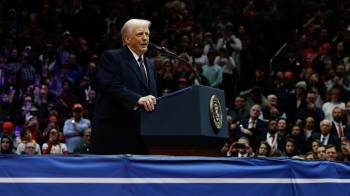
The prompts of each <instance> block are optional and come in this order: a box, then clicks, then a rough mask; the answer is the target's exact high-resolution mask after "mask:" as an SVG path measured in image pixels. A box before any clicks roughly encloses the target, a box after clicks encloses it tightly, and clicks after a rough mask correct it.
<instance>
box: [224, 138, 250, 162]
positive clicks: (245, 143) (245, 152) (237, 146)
mask: <svg viewBox="0 0 350 196" xmlns="http://www.w3.org/2000/svg"><path fill="white" fill-rule="evenodd" d="M226 155H227V156H228V157H238V158H242V157H252V156H254V152H253V150H252V147H251V146H250V145H249V139H248V138H246V137H241V138H239V139H238V141H237V142H234V143H233V144H232V145H231V146H230V148H229V150H228V151H227V154H226Z"/></svg>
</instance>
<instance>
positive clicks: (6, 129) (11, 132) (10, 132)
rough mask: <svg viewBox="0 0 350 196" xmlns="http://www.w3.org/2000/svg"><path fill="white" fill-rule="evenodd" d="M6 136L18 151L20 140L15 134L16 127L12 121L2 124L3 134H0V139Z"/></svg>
mask: <svg viewBox="0 0 350 196" xmlns="http://www.w3.org/2000/svg"><path fill="white" fill-rule="evenodd" d="M5 136H6V137H8V138H10V139H11V141H12V147H13V148H14V149H16V148H17V146H18V143H19V142H20V139H19V138H18V137H17V136H16V134H15V125H14V124H13V123H12V122H10V121H5V122H4V123H3V124H2V132H1V133H0V137H5Z"/></svg>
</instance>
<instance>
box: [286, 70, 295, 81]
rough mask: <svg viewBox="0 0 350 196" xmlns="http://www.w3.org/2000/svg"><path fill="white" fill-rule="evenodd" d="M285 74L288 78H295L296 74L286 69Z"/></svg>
mask: <svg viewBox="0 0 350 196" xmlns="http://www.w3.org/2000/svg"><path fill="white" fill-rule="evenodd" d="M283 76H284V77H285V78H288V79H293V78H294V74H293V72H291V71H286V72H284V74H283Z"/></svg>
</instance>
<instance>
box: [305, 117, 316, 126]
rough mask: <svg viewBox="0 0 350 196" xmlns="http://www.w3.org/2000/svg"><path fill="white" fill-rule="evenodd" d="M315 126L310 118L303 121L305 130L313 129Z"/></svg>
mask: <svg viewBox="0 0 350 196" xmlns="http://www.w3.org/2000/svg"><path fill="white" fill-rule="evenodd" d="M314 125H315V120H314V119H313V118H312V117H307V118H306V120H305V127H306V128H307V129H313V128H314Z"/></svg>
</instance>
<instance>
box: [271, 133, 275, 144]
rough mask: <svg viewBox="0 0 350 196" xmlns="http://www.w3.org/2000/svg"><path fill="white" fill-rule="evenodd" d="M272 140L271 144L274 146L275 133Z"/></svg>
mask: <svg viewBox="0 0 350 196" xmlns="http://www.w3.org/2000/svg"><path fill="white" fill-rule="evenodd" d="M271 137H272V140H271V144H272V145H273V146H274V145H275V135H272V136H271Z"/></svg>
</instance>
